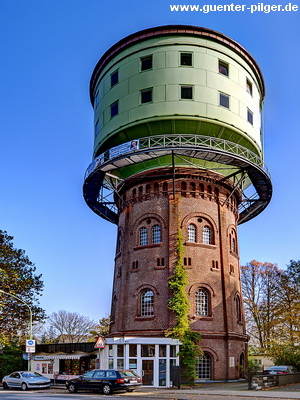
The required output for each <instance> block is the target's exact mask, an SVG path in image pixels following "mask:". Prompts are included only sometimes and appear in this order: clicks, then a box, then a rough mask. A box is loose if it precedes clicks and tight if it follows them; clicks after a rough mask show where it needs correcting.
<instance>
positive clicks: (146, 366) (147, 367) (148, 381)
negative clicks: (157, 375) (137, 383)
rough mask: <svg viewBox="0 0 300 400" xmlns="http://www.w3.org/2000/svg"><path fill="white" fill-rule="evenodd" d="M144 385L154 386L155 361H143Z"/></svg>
mask: <svg viewBox="0 0 300 400" xmlns="http://www.w3.org/2000/svg"><path fill="white" fill-rule="evenodd" d="M142 370H143V385H145V386H153V384H154V382H153V360H142Z"/></svg>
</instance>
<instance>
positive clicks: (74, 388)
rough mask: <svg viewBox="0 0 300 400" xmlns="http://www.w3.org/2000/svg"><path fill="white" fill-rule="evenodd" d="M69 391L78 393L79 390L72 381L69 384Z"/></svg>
mask: <svg viewBox="0 0 300 400" xmlns="http://www.w3.org/2000/svg"><path fill="white" fill-rule="evenodd" d="M68 391H69V392H70V393H76V392H77V387H76V386H75V385H74V383H70V385H69V386H68Z"/></svg>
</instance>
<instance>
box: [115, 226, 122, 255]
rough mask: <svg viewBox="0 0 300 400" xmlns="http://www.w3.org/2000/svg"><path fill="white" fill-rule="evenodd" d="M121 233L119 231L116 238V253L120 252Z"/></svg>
mask: <svg viewBox="0 0 300 400" xmlns="http://www.w3.org/2000/svg"><path fill="white" fill-rule="evenodd" d="M122 239H123V238H122V232H121V230H119V231H118V238H117V249H116V253H117V254H118V253H120V252H121V250H122Z"/></svg>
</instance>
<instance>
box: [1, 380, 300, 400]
mask: <svg viewBox="0 0 300 400" xmlns="http://www.w3.org/2000/svg"><path fill="white" fill-rule="evenodd" d="M96 398H97V399H99V400H100V399H101V400H120V398H124V399H126V400H151V399H156V400H164V399H166V400H262V399H270V400H272V399H273V400H275V399H282V400H291V399H300V385H299V384H298V385H289V386H286V387H281V388H277V389H275V390H266V391H249V390H247V384H245V383H236V384H228V383H226V384H213V385H201V386H199V387H197V388H195V387H193V388H182V389H176V388H175V389H174V388H172V389H155V388H142V389H140V390H138V391H136V392H133V393H118V394H113V395H110V396H105V395H103V394H99V393H90V392H86V393H82V392H81V393H76V394H70V393H69V392H67V391H66V389H64V388H63V387H61V388H58V387H56V388H55V389H54V388H52V389H50V390H34V391H30V392H28V391H26V392H22V391H20V390H9V391H4V390H3V389H2V388H1V389H0V399H1V400H29V399H30V400H47V399H53V400H66V399H68V400H88V399H91V400H94V399H96Z"/></svg>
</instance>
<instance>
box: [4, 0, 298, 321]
mask: <svg viewBox="0 0 300 400" xmlns="http://www.w3.org/2000/svg"><path fill="white" fill-rule="evenodd" d="M204 1H205V0H201V2H200V0H198V2H197V1H196V2H195V4H203V2H204ZM285 2H286V0H284V1H282V0H280V1H279V2H278V3H280V4H285ZM207 3H215V4H216V3H220V4H225V3H224V0H214V1H212V0H209V1H208V2H207ZM228 3H229V4H230V3H231V1H230V2H228ZM234 3H235V4H237V3H238V0H236V1H235V0H234ZM251 3H252V4H255V2H254V0H241V1H240V4H251ZM169 4H194V3H192V2H191V3H189V2H187V1H186V0H183V1H181V2H174V3H173V2H171V1H169V0H152V1H148V2H145V1H143V2H138V1H136V0H134V1H120V0H116V1H115V2H111V1H108V0H101V1H100V0H85V1H83V0H72V1H71V0H60V1H58V0H26V1H24V0H1V2H0V18H1V21H0V57H1V64H0V68H1V74H0V88H1V92H0V110H1V111H0V138H1V144H0V163H1V189H0V196H1V197H0V199H1V201H0V229H2V230H7V231H8V233H9V234H10V235H13V236H14V237H15V239H14V244H15V246H16V247H18V248H23V249H25V250H26V253H27V254H28V256H29V258H30V259H31V260H32V261H33V262H34V263H35V264H36V267H37V273H42V274H43V280H44V283H45V290H44V295H43V297H42V298H41V305H42V307H44V308H45V309H46V312H47V313H48V314H50V313H51V312H53V311H57V310H59V309H65V310H67V311H77V312H79V313H80V314H83V315H85V316H89V317H90V318H92V319H95V320H97V319H99V318H101V317H102V316H104V315H105V314H106V313H109V311H110V297H111V286H112V274H113V259H114V251H115V236H116V227H115V226H114V225H111V224H110V223H108V222H106V221H104V220H102V219H101V218H99V217H98V216H97V215H96V214H94V213H93V212H92V211H91V210H90V209H89V208H88V207H87V206H86V204H85V202H84V200H83V197H82V183H83V175H84V172H85V169H86V168H87V166H88V164H89V163H90V162H91V157H92V149H93V110H92V107H91V105H90V102H89V92H88V89H89V79H90V76H91V73H92V71H93V68H94V66H95V65H96V63H97V61H98V59H99V58H100V56H101V55H102V54H103V53H104V52H105V51H106V50H107V49H108V48H109V47H110V46H111V45H113V44H114V43H115V42H116V41H118V40H119V39H121V38H122V37H124V36H126V35H128V34H130V33H133V32H136V31H138V30H140V29H145V28H149V27H151V26H157V25H167V24H190V25H198V26H204V27H207V28H211V29H214V30H217V31H220V32H222V33H224V34H226V35H228V36H230V37H231V38H233V39H234V40H236V41H238V42H239V43H241V44H242V45H243V46H244V47H245V48H246V49H247V50H248V51H249V52H250V53H251V54H252V55H253V56H254V58H255V59H256V60H257V62H258V63H259V65H260V67H261V69H262V72H263V74H264V78H265V83H266V89H267V90H266V93H267V95H266V101H265V161H266V163H267V165H268V167H269V169H270V171H271V175H272V180H273V185H274V195H273V199H272V201H271V203H270V205H269V207H268V208H267V209H266V210H265V211H264V212H263V213H262V214H261V215H259V216H258V217H256V218H255V219H253V220H252V221H250V222H248V223H246V224H244V225H242V226H241V227H240V228H239V246H240V254H241V263H242V264H243V263H245V262H247V261H250V260H252V259H257V260H259V261H269V262H274V263H277V264H278V265H279V266H280V267H281V268H284V267H285V265H286V264H288V263H289V260H290V259H296V260H298V259H300V251H299V236H300V234H299V198H300V193H299V161H298V159H299V143H300V139H299V100H298V99H299V92H300V87H299V86H300V84H299V82H300V79H299V65H300V49H299V47H300V45H299V36H300V18H299V11H298V12H296V13H293V14H291V13H288V12H284V13H270V14H264V13H256V14H250V13H246V12H245V13H229V12H227V13H226V12H223V13H209V14H201V13H196V12H181V13H179V12H178V13H174V12H173V13H172V12H171V11H170V8H169ZM268 4H270V2H268ZM297 110H298V112H297Z"/></svg>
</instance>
